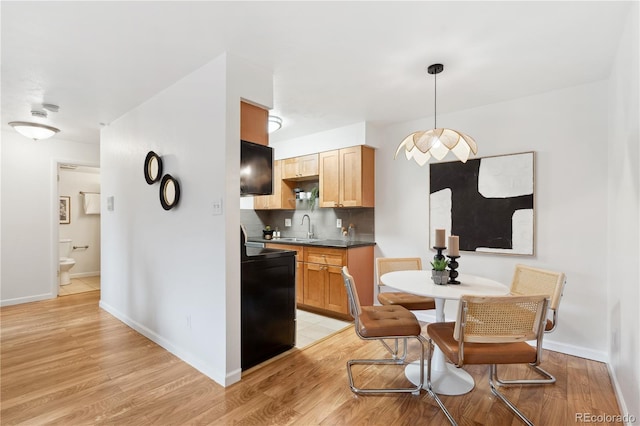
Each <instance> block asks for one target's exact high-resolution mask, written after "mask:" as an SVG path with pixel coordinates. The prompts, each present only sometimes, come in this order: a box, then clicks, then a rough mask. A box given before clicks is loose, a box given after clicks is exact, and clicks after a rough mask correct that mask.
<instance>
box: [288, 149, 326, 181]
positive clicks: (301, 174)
mask: <svg viewBox="0 0 640 426" xmlns="http://www.w3.org/2000/svg"><path fill="white" fill-rule="evenodd" d="M317 177H318V154H311V155H304V156H301V157H293V158H286V159H284V160H283V169H282V179H291V180H310V179H315V178H317Z"/></svg>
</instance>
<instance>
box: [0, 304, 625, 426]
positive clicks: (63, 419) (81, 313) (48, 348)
mask: <svg viewBox="0 0 640 426" xmlns="http://www.w3.org/2000/svg"><path fill="white" fill-rule="evenodd" d="M99 294H100V293H99V292H89V293H83V294H78V295H71V296H65V297H60V298H58V299H55V300H51V301H43V302H35V303H28V304H23V305H16V306H8V307H3V308H1V309H0V320H1V335H0V337H1V343H2V349H1V360H0V362H1V364H0V369H1V376H0V379H1V384H0V392H1V394H0V404H1V406H0V424H2V425H14V424H23V425H44V424H53V425H55V424H64V425H94V424H109V425H205V424H212V425H225V424H240V425H411V424H434V425H441V424H447V420H446V418H445V416H444V415H443V414H442V412H441V411H440V410H439V409H438V407H437V405H436V404H435V403H434V401H433V400H432V399H431V398H430V397H429V395H428V394H427V393H426V392H423V393H422V394H421V395H420V396H411V395H391V394H386V395H379V396H377V395H376V396H356V395H354V394H353V393H352V392H351V391H350V390H349V386H348V381H347V373H346V367H345V363H346V361H347V359H350V358H360V357H376V356H382V355H383V354H384V353H385V352H384V349H383V348H382V346H381V345H380V344H379V343H377V342H364V341H362V340H359V339H358V338H357V337H356V336H355V334H354V332H353V330H352V329H347V330H345V331H342V332H340V333H338V334H336V335H334V336H333V337H331V338H328V339H326V340H323V341H321V342H320V343H318V344H315V345H313V346H310V347H307V348H305V349H304V350H295V349H294V350H293V351H291V352H290V353H289V354H288V355H286V356H283V357H281V358H279V359H277V360H275V361H273V362H270V363H267V364H266V365H264V366H259V367H257V368H254V369H252V370H250V371H248V372H245V374H243V378H242V381H241V382H239V383H236V384H234V385H232V386H229V387H227V388H223V387H222V386H220V385H218V384H216V383H215V382H214V381H212V380H211V379H209V378H207V377H206V376H204V375H203V374H201V373H199V372H198V371H197V370H195V369H194V368H192V367H190V366H189V365H187V364H185V363H184V362H182V361H180V360H179V359H178V358H176V357H175V356H173V355H172V354H170V353H168V352H167V351H165V350H164V349H162V348H161V347H159V346H157V345H156V344H155V343H153V342H151V341H149V340H148V339H146V338H145V337H143V336H141V335H140V334H138V333H136V332H135V331H133V330H132V329H130V328H129V327H127V326H126V325H124V324H123V323H121V322H120V321H118V320H116V319H115V318H113V317H112V316H111V315H109V314H108V313H106V312H104V311H102V310H100V309H99V308H98V301H99ZM414 349H415V347H414ZM543 366H544V367H545V368H546V369H547V370H549V371H550V372H552V374H554V375H555V376H556V377H557V379H558V382H557V383H556V384H555V385H547V386H533V387H531V386H530V387H514V388H509V389H505V390H504V392H505V394H506V395H507V396H508V397H509V398H511V399H512V401H513V402H514V403H515V404H516V405H517V406H519V407H520V408H521V409H522V411H523V412H524V413H525V414H526V415H527V416H529V417H530V418H531V420H532V421H533V422H534V423H535V424H537V425H554V426H555V425H565V424H575V423H576V420H575V419H576V413H591V414H592V415H602V414H607V415H616V414H620V411H619V408H618V405H617V402H616V399H615V396H614V393H613V389H612V386H611V382H610V379H609V376H608V372H607V368H606V366H605V365H604V364H602V363H598V362H594V361H589V360H585V359H581V358H576V357H572V356H568V355H564V354H560V353H556V352H546V353H545V360H544V363H543ZM465 370H467V371H468V372H469V373H471V374H472V375H473V376H474V378H475V380H476V387H475V389H474V390H473V391H471V392H470V393H468V394H466V395H463V396H455V397H454V396H450V397H443V398H442V399H443V401H444V403H445V404H446V405H447V406H448V407H449V409H450V410H451V412H452V414H453V416H454V417H455V418H456V419H457V420H458V422H459V423H460V424H461V425H519V424H521V423H520V421H519V420H518V419H517V418H515V417H514V416H513V415H512V414H511V412H509V411H508V410H507V409H506V408H505V407H504V405H502V404H501V403H500V402H498V401H496V398H495V397H494V396H492V395H491V393H490V391H489V385H488V379H487V375H488V368H487V367H484V366H470V367H465ZM355 372H356V380H357V381H358V382H357V383H359V384H364V383H366V385H368V386H375V385H376V384H382V383H385V384H386V383H397V384H404V385H406V384H408V383H406V379H405V378H404V375H403V370H402V368H399V367H389V366H385V367H379V368H378V367H376V368H373V367H367V368H360V369H359V370H355ZM502 374H503V375H504V376H505V377H510V376H512V375H514V374H520V375H527V374H529V370H528V369H527V368H526V367H524V366H510V367H509V368H504V369H503V370H502ZM600 424H602V423H600Z"/></svg>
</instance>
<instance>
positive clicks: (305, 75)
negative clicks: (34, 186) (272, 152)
mask: <svg viewBox="0 0 640 426" xmlns="http://www.w3.org/2000/svg"><path fill="white" fill-rule="evenodd" d="M630 5H631V1H622V2H612V1H586V2H578V1H568V2H542V1H530V2H520V1H506V2H488V1H486V2H485V1H472V2H458V1H447V2H433V1H422V2H415V1H414V2H364V1H359V2H269V1H259V2H217V1H216V2H205V1H199V2H162V1H141V2H93V1H85V2H10V1H2V3H1V6H0V7H1V19H2V27H1V31H2V33H1V36H2V40H1V42H2V45H1V47H2V50H1V54H2V64H1V66H2V70H1V71H2V76H1V77H2V87H1V90H2V92H1V96H2V127H3V128H7V127H8V126H7V122H9V121H13V120H30V119H31V116H30V111H31V109H32V108H33V107H34V106H35V107H37V106H39V105H41V104H42V103H43V102H46V103H54V104H58V105H60V111H59V112H58V113H49V117H48V119H46V120H44V121H42V122H45V123H47V124H51V125H54V126H56V127H59V128H60V129H61V132H60V133H59V135H58V136H57V137H58V138H61V139H66V140H73V141H79V142H91V143H98V142H99V129H100V124H99V123H109V122H111V121H113V120H115V119H116V118H118V117H119V116H121V115H123V114H124V113H126V112H127V111H129V110H131V109H133V108H134V107H135V106H137V105H139V104H140V103H142V102H144V101H145V100H146V99H148V98H150V97H151V96H153V95H154V94H156V93H158V92H159V91H161V90H162V89H164V88H166V87H167V86H169V85H171V84H172V83H173V82H175V81H177V80H178V79H180V78H181V77H183V76H185V75H187V74H189V73H190V72H191V71H193V70H195V69H197V68H198V67H200V66H202V65H204V64H206V63H207V62H209V61H211V60H212V59H214V58H216V57H217V56H219V55H220V54H221V53H222V52H225V51H228V52H231V53H233V54H235V55H237V56H240V57H243V58H245V59H248V60H249V61H251V62H254V63H255V64H257V65H260V66H263V67H265V68H267V69H270V70H272V71H273V76H274V111H273V112H274V113H275V114H276V115H279V116H281V117H282V118H283V119H284V126H283V128H282V129H281V130H280V131H278V132H276V133H274V134H272V135H271V139H272V140H283V139H288V138H292V137H298V136H302V135H305V134H309V133H314V132H318V131H322V130H328V129H332V128H335V127H339V126H343V125H347V124H351V123H355V122H362V121H370V122H374V123H391V122H398V121H407V120H412V119H416V118H419V117H425V116H429V115H432V114H433V77H432V76H430V75H428V74H427V73H426V67H427V66H428V65H430V64H432V63H435V62H441V63H443V64H444V65H445V70H444V73H442V74H440V75H439V76H438V113H441V112H446V111H453V110H461V109H466V108H472V107H475V106H479V105H485V104H489V103H493V102H499V101H503V100H508V99H513V98H517V97H522V96H527V95H531V94H536V93H541V92H544V91H548V90H554V89H558V88H563V87H568V86H573V85H579V84H584V83H588V82H592V81H597V80H601V79H605V78H607V77H608V75H609V72H610V64H611V61H612V59H613V57H614V55H615V53H616V48H617V46H618V40H619V37H620V34H621V30H622V25H621V23H622V22H624V18H625V14H626V13H628V12H629V7H630ZM177 107H179V106H177ZM34 121H35V120H34ZM452 125H453V124H452Z"/></svg>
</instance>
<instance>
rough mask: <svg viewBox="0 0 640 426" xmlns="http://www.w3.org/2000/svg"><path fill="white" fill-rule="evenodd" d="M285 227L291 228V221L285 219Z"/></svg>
mask: <svg viewBox="0 0 640 426" xmlns="http://www.w3.org/2000/svg"><path fill="white" fill-rule="evenodd" d="M284 226H288V227H289V226H291V219H285V220H284Z"/></svg>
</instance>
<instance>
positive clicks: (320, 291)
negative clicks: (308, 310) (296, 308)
mask: <svg viewBox="0 0 640 426" xmlns="http://www.w3.org/2000/svg"><path fill="white" fill-rule="evenodd" d="M326 268H327V267H326V266H325V265H320V264H318V263H305V264H304V295H303V299H304V304H305V305H308V306H314V307H317V308H324V307H325V306H324V305H325V304H324V294H325V280H326V278H325V276H326V274H327V272H326Z"/></svg>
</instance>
